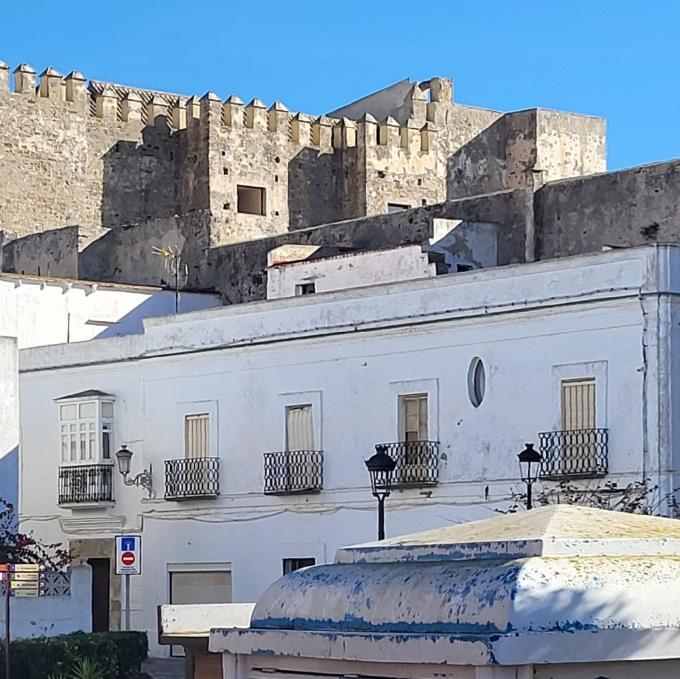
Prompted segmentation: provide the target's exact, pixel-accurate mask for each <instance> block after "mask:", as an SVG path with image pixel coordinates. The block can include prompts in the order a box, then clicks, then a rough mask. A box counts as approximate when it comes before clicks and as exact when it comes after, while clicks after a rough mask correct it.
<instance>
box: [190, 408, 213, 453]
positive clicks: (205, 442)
mask: <svg viewBox="0 0 680 679" xmlns="http://www.w3.org/2000/svg"><path fill="white" fill-rule="evenodd" d="M184 456H185V457H186V458H188V459H192V460H195V459H197V458H204V457H210V415H209V413H197V414H195V415H186V416H185V417H184Z"/></svg>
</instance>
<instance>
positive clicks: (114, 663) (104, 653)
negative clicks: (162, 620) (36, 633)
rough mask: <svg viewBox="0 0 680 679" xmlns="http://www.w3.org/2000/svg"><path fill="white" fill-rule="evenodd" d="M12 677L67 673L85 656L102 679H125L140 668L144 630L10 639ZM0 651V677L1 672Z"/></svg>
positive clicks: (0, 654)
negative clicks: (97, 670)
mask: <svg viewBox="0 0 680 679" xmlns="http://www.w3.org/2000/svg"><path fill="white" fill-rule="evenodd" d="M11 653H12V679H16V678H18V677H21V679H45V677H49V676H50V675H51V674H52V675H56V676H59V675H64V676H66V677H68V676H69V675H70V674H71V673H72V672H73V671H74V668H75V667H76V664H77V663H78V662H79V661H82V660H86V659H89V660H91V661H95V662H96V663H97V666H98V667H99V670H100V674H101V678H102V679H126V678H127V677H129V676H134V673H135V672H138V671H139V670H140V669H141V666H142V662H143V661H144V659H145V658H146V656H147V653H148V640H147V637H146V633H144V632H97V633H93V634H87V633H85V632H74V633H73V634H65V635H62V636H58V637H41V638H39V639H19V640H17V641H13V642H12V650H11ZM3 656H4V653H3V652H2V651H0V679H6V677H5V673H4V657H3Z"/></svg>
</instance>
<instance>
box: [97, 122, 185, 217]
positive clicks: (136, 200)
mask: <svg viewBox="0 0 680 679" xmlns="http://www.w3.org/2000/svg"><path fill="white" fill-rule="evenodd" d="M178 150H179V141H178V135H171V133H170V127H169V126H168V121H167V118H165V117H164V116H158V117H157V118H156V119H155V121H154V124H153V125H148V126H146V127H144V129H143V130H142V143H141V144H139V143H138V142H136V141H125V140H121V141H119V142H117V143H116V144H114V145H113V146H112V147H111V148H110V149H109V150H108V151H107V152H106V153H105V154H104V158H103V161H104V177H103V183H102V202H101V212H102V226H104V227H107V228H111V227H118V226H124V225H129V224H139V223H141V222H147V221H149V220H151V219H156V218H164V217H166V218H167V217H172V216H173V215H175V214H177V213H178V212H179V206H178V194H179V190H178V186H179V179H178V175H179V173H178V162H177V159H178Z"/></svg>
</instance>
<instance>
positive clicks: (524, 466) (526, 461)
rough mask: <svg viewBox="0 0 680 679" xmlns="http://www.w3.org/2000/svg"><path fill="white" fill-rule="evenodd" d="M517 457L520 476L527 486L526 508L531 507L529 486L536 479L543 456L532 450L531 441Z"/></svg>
mask: <svg viewBox="0 0 680 679" xmlns="http://www.w3.org/2000/svg"><path fill="white" fill-rule="evenodd" d="M517 458H518V459H519V473H520V478H521V479H522V481H524V483H526V486H527V509H531V487H532V486H533V485H534V483H535V482H536V480H537V479H538V472H539V470H540V468H541V461H542V460H543V457H542V456H541V454H540V453H539V452H538V451H537V450H534V444H533V443H527V444H526V447H525V448H524V450H523V451H522V452H521V453H519V454H518V455H517Z"/></svg>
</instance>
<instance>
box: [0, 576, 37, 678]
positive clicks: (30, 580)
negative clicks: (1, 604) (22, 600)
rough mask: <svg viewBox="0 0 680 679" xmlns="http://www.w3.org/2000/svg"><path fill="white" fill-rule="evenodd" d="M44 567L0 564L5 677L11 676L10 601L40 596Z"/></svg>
mask: <svg viewBox="0 0 680 679" xmlns="http://www.w3.org/2000/svg"><path fill="white" fill-rule="evenodd" d="M44 570H45V567H44V566H40V565H39V564H33V563H17V564H8V563H5V564H0V581H1V582H2V583H3V584H4V586H5V677H7V679H10V677H11V676H12V675H11V671H12V670H11V659H10V648H11V631H10V630H11V624H10V612H11V607H10V600H11V598H12V597H13V596H30V597H35V596H41V595H42V594H43V586H44V582H45V580H44Z"/></svg>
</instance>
